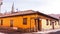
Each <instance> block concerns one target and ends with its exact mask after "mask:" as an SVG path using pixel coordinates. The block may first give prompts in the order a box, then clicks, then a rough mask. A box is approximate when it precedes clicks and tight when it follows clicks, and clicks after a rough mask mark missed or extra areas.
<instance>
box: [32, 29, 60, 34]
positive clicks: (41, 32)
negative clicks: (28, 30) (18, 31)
mask: <svg viewBox="0 0 60 34" xmlns="http://www.w3.org/2000/svg"><path fill="white" fill-rule="evenodd" d="M57 31H60V29H54V30H49V31H38V32H33V33H34V34H48V33H51V32H57Z"/></svg>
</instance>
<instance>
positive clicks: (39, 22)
mask: <svg viewBox="0 0 60 34" xmlns="http://www.w3.org/2000/svg"><path fill="white" fill-rule="evenodd" d="M41 28H42V24H41V20H39V19H38V30H39V31H41Z"/></svg>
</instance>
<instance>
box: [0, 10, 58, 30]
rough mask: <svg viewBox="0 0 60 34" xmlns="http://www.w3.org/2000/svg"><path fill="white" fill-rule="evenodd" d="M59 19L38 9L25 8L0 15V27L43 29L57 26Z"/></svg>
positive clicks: (56, 27)
mask: <svg viewBox="0 0 60 34" xmlns="http://www.w3.org/2000/svg"><path fill="white" fill-rule="evenodd" d="M58 21H59V19H57V18H54V17H52V16H49V15H46V14H43V13H41V12H39V11H33V10H26V11H19V12H13V13H9V14H4V15H1V16H0V27H6V28H7V27H11V28H17V30H27V31H44V30H51V29H58V28H59V24H58V23H59V22H58Z"/></svg>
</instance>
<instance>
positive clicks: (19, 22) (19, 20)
mask: <svg viewBox="0 0 60 34" xmlns="http://www.w3.org/2000/svg"><path fill="white" fill-rule="evenodd" d="M33 17H35V15H26V16H17V17H7V18H1V19H2V20H3V25H1V23H0V26H4V27H5V26H6V27H10V20H13V26H14V27H18V28H30V26H31V28H33V27H34V19H31V18H33ZM23 18H27V25H23ZM1 19H0V20H1ZM30 23H31V25H30Z"/></svg>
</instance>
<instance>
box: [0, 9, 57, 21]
mask: <svg viewBox="0 0 60 34" xmlns="http://www.w3.org/2000/svg"><path fill="white" fill-rule="evenodd" d="M34 13H38V14H40V15H43V16H46V17H49V18H53V19H57V18H54V17H52V16H49V15H46V14H44V13H41V12H39V11H34V10H26V11H18V12H13V13H7V14H4V15H1V16H0V17H9V16H16V15H26V14H27V15H28V14H34ZM57 20H58V19H57Z"/></svg>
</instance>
